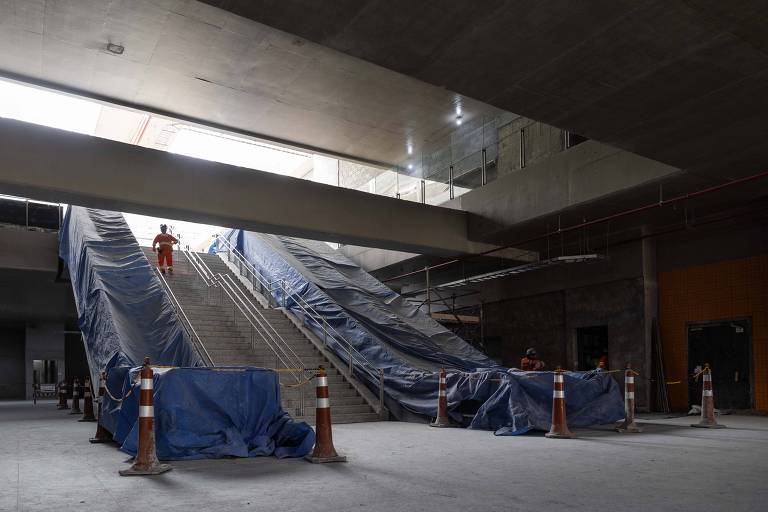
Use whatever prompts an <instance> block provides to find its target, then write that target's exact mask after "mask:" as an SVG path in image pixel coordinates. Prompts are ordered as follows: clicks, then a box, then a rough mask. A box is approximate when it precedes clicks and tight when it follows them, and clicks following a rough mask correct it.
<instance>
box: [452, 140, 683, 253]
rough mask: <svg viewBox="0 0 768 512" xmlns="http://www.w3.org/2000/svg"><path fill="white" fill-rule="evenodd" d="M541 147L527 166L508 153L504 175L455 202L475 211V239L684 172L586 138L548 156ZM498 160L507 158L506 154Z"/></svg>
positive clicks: (496, 239) (499, 235)
mask: <svg viewBox="0 0 768 512" xmlns="http://www.w3.org/2000/svg"><path fill="white" fill-rule="evenodd" d="M542 137H543V138H544V140H545V141H548V142H543V143H542V144H541V148H548V149H552V147H556V146H555V145H554V143H553V142H552V140H554V138H553V137H552V136H550V135H548V134H547V132H546V131H545V133H544V134H543V135H542ZM513 139H514V137H512V138H511V139H510V140H513ZM505 151H506V150H505ZM510 151H511V150H510ZM541 151H542V153H536V154H537V157H538V158H537V159H536V160H535V161H534V162H531V163H530V164H528V165H526V167H525V168H524V169H519V168H518V169H516V168H515V167H514V166H513V165H512V162H514V161H515V158H516V157H515V155H514V154H513V153H512V154H508V155H507V157H506V158H507V162H510V163H509V165H508V166H507V167H506V169H507V170H506V172H505V173H504V174H503V175H502V174H501V173H500V176H499V178H498V179H497V180H496V181H493V182H491V183H489V184H488V185H486V186H484V187H480V188H477V189H474V190H471V191H469V192H467V193H466V194H464V195H462V196H460V197H458V198H456V199H454V200H453V201H452V202H450V205H451V206H452V207H456V208H458V209H460V210H462V211H465V212H468V213H471V214H473V215H471V216H470V221H469V228H468V229H469V231H468V234H469V238H470V240H473V241H483V242H490V241H492V242H493V243H503V242H505V241H506V242H510V241H509V240H504V239H503V236H504V232H505V230H506V229H507V228H508V227H509V226H510V225H515V224H518V223H521V222H525V221H529V220H532V219H535V218H537V217H541V216H544V215H548V214H552V213H555V212H558V211H561V210H563V209H566V208H570V207H573V206H576V205H579V204H583V203H587V202H590V201H594V200H595V199H598V198H601V197H605V196H609V195H611V194H614V193H617V192H619V191H622V190H626V189H629V188H631V187H635V186H638V185H641V184H643V183H648V182H652V181H654V180H657V179H660V178H662V177H666V176H670V175H672V174H676V173H677V172H679V169H677V168H675V167H671V166H668V165H665V164H661V163H659V162H655V161H653V160H649V159H647V158H643V157H641V156H638V155H635V154H633V153H629V152H627V151H622V150H619V149H615V148H612V147H610V146H606V145H605V144H600V143H598V142H595V141H586V142H584V143H582V144H579V145H578V146H574V147H572V148H570V149H567V150H565V151H559V152H555V153H553V154H550V155H549V156H545V155H544V153H543V151H544V149H541ZM517 158H519V157H517ZM499 159H500V162H501V161H503V159H504V156H503V153H502V154H500V155H499Z"/></svg>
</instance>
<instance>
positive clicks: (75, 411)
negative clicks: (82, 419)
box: [69, 409, 83, 414]
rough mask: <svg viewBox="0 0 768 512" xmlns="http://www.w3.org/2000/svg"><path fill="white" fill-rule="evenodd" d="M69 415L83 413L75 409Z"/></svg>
mask: <svg viewBox="0 0 768 512" xmlns="http://www.w3.org/2000/svg"><path fill="white" fill-rule="evenodd" d="M69 414H83V411H78V410H77V409H72V411H71V412H70V413H69Z"/></svg>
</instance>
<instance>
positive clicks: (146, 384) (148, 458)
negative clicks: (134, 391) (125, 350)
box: [119, 357, 173, 476]
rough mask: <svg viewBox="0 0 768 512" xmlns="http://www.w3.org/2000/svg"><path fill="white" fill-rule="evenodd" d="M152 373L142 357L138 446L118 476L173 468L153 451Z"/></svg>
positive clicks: (148, 473)
mask: <svg viewBox="0 0 768 512" xmlns="http://www.w3.org/2000/svg"><path fill="white" fill-rule="evenodd" d="M153 380H154V373H153V372H152V367H151V366H149V358H148V357H145V358H144V366H143V367H142V369H141V394H140V396H139V446H138V449H137V450H136V458H135V459H134V460H133V465H132V466H131V467H130V468H128V469H121V470H120V471H119V473H120V476H138V475H159V474H160V473H165V472H166V471H170V470H171V469H173V468H172V467H171V465H170V464H161V463H160V462H159V461H158V460H157V452H156V451H155V408H154V406H153V405H152V399H153V395H152V393H153V390H154V385H153V384H154V382H153Z"/></svg>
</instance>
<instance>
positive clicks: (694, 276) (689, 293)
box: [659, 255, 768, 410]
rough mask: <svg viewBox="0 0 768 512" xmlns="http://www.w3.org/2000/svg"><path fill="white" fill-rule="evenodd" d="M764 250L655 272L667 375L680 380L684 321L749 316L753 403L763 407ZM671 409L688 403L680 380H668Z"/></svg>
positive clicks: (766, 394) (766, 388) (766, 386)
mask: <svg viewBox="0 0 768 512" xmlns="http://www.w3.org/2000/svg"><path fill="white" fill-rule="evenodd" d="M766 310H768V255H762V256H755V257H750V258H744V259H738V260H727V261H722V262H718V263H713V264H710V265H701V266H696V267H687V268H684V269H679V270H673V271H669V272H661V273H659V328H660V330H661V340H662V345H663V349H664V359H665V361H664V363H665V366H664V368H665V371H666V373H667V380H668V381H676V380H682V381H683V382H685V380H686V378H687V371H688V363H687V362H688V334H687V328H686V322H707V321H711V320H728V319H734V318H747V317H748V318H751V319H752V357H753V360H752V368H753V376H752V377H753V379H754V380H753V382H754V394H753V406H754V408H755V409H759V410H768V313H766ZM669 395H670V402H671V405H672V408H673V409H677V410H682V409H685V408H687V407H688V389H687V387H686V386H685V385H684V384H678V385H670V386H669Z"/></svg>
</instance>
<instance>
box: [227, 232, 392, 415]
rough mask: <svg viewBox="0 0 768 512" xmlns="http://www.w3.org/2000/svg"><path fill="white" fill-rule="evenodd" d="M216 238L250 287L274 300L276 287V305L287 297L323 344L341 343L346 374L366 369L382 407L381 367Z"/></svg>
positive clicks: (299, 299)
mask: <svg viewBox="0 0 768 512" xmlns="http://www.w3.org/2000/svg"><path fill="white" fill-rule="evenodd" d="M216 239H217V241H218V242H220V245H219V247H220V248H222V249H223V250H220V251H219V252H225V253H226V254H227V261H228V262H230V263H233V264H235V265H236V266H237V268H238V270H239V271H240V273H241V275H243V277H244V278H245V279H247V280H248V281H250V283H251V285H252V286H253V287H254V289H255V288H256V283H258V284H259V287H260V289H261V290H262V293H263V291H266V292H267V293H266V294H264V293H263V294H264V295H266V296H267V297H268V298H270V299H273V301H274V302H277V299H274V296H273V295H272V292H274V291H278V292H279V293H278V294H277V295H278V296H279V297H282V304H280V305H281V306H282V307H283V308H286V305H287V303H288V301H289V300H290V301H292V302H293V303H294V304H296V305H297V306H298V307H299V308H300V309H301V310H302V312H303V313H304V315H306V316H307V317H309V318H311V319H313V320H314V321H315V323H316V324H317V325H319V326H320V328H321V329H322V339H323V344H324V345H325V346H328V344H329V341H333V342H335V343H337V344H338V345H340V346H341V348H342V351H343V352H346V359H347V361H346V362H347V363H348V365H349V372H350V374H352V375H354V372H355V371H356V370H357V371H359V372H363V373H366V374H367V375H368V376H369V377H370V378H371V379H373V380H375V381H377V382H378V387H379V389H378V391H379V412H381V411H383V410H384V371H383V370H381V369H380V368H378V367H376V366H375V365H374V364H373V363H371V362H370V361H369V360H368V358H366V357H365V356H364V355H363V354H362V353H360V351H359V350H357V348H356V347H355V346H354V345H352V343H350V342H349V341H348V340H347V339H346V338H345V337H344V336H343V335H342V334H341V333H339V332H338V331H337V330H336V329H334V328H333V327H332V326H331V325H330V324H329V323H328V321H327V320H326V319H325V316H323V315H321V314H320V313H318V312H317V310H316V309H315V308H313V307H312V306H311V305H310V304H309V303H308V302H307V301H306V300H304V298H303V297H302V296H301V295H299V294H298V293H296V292H295V291H294V290H292V289H291V288H290V287H289V286H288V285H287V284H286V283H285V281H284V280H274V281H270V280H268V279H267V278H266V277H265V276H264V275H263V274H262V273H261V272H259V270H257V269H256V267H255V266H254V265H253V264H252V263H251V262H250V261H248V260H247V259H246V258H245V256H244V255H243V253H242V252H240V251H239V250H238V249H237V248H236V247H235V246H234V245H232V243H231V242H230V241H229V240H227V239H226V238H225V237H223V236H221V235H219V234H217V235H216ZM286 309H287V308H286Z"/></svg>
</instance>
